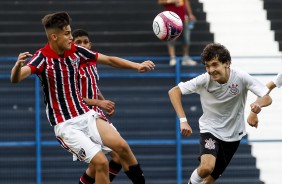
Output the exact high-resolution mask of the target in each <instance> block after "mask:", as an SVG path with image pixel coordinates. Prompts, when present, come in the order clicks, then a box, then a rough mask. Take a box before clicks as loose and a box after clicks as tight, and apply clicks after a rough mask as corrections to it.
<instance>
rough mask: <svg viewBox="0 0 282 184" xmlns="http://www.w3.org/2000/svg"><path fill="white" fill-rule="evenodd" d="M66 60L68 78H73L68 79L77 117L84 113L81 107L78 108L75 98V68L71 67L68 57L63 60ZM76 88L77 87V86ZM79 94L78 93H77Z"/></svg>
mask: <svg viewBox="0 0 282 184" xmlns="http://www.w3.org/2000/svg"><path fill="white" fill-rule="evenodd" d="M65 59H66V61H65V62H66V64H67V67H68V69H69V75H70V76H73V77H70V78H69V81H70V87H71V89H70V90H71V92H72V94H71V95H72V96H73V100H74V105H75V108H76V110H77V112H78V114H79V115H82V114H84V113H85V112H84V110H83V109H82V107H81V106H80V103H79V101H78V97H77V93H76V92H77V91H76V87H75V85H78V84H77V81H78V71H77V72H75V71H74V70H75V68H74V67H73V66H72V64H71V60H70V58H69V57H68V58H65ZM75 73H76V75H75ZM77 87H78V86H77ZM78 92H79V91H78Z"/></svg>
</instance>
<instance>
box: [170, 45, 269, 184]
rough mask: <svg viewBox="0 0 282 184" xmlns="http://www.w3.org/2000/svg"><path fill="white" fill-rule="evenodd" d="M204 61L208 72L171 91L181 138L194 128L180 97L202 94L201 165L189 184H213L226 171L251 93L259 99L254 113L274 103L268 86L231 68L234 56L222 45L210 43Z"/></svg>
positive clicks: (253, 108) (240, 133) (234, 150)
mask: <svg viewBox="0 0 282 184" xmlns="http://www.w3.org/2000/svg"><path fill="white" fill-rule="evenodd" d="M201 58H202V63H203V64H204V65H205V67H206V71H207V72H206V73H204V74H202V75H199V76H197V77H195V78H193V79H191V80H189V81H186V82H180V83H179V84H178V85H177V86H175V87H173V88H172V89H170V90H169V97H170V100H171V103H172V105H173V107H174V109H175V111H176V113H177V116H178V117H179V119H180V129H181V134H182V135H184V136H190V135H191V134H192V129H191V127H190V125H189V120H188V119H187V118H186V115H185V112H184V109H183V106H182V100H181V96H182V95H187V94H191V93H197V94H199V95H200V100H201V105H202V109H203V114H202V116H201V117H200V119H199V127H200V137H201V138H200V148H201V153H200V164H199V166H198V167H197V168H196V169H195V170H194V172H193V173H192V174H191V177H190V180H189V184H200V183H205V184H213V183H214V182H215V180H216V179H218V177H219V176H220V175H221V174H222V173H223V172H224V170H225V168H226V167H227V165H228V164H229V162H230V160H231V159H232V157H233V155H234V153H235V152H236V150H237V148H238V146H239V143H240V140H241V139H242V137H243V136H244V135H246V130H245V122H244V108H245V103H246V98H247V93H248V91H249V90H250V91H251V92H253V93H254V94H255V95H256V96H258V100H257V101H256V102H254V103H252V104H251V110H252V112H253V113H259V112H260V111H261V107H264V106H268V105H269V104H271V102H272V99H271V98H270V96H269V95H268V94H267V92H268V89H267V87H266V86H265V85H263V84H262V83H260V82H259V81H258V80H256V79H255V78H254V77H252V76H250V75H249V74H248V73H246V72H243V71H240V70H238V69H235V68H231V67H230V65H231V56H230V53H229V51H228V50H227V49H226V48H225V47H224V46H223V45H221V44H217V43H211V44H208V45H207V46H206V47H205V48H204V50H203V52H202V54H201Z"/></svg>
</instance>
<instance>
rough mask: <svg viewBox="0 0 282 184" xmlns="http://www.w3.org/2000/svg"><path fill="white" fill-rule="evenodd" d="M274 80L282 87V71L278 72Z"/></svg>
mask: <svg viewBox="0 0 282 184" xmlns="http://www.w3.org/2000/svg"><path fill="white" fill-rule="evenodd" d="M272 82H273V83H274V84H275V85H276V86H277V87H278V88H280V87H281V86H282V72H281V73H278V74H277V75H276V76H275V77H274V78H273V79H272Z"/></svg>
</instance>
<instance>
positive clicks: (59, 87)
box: [53, 59, 71, 120]
mask: <svg viewBox="0 0 282 184" xmlns="http://www.w3.org/2000/svg"><path fill="white" fill-rule="evenodd" d="M53 62H54V67H55V71H56V73H55V76H56V79H55V80H56V81H57V82H56V85H57V86H56V87H57V90H56V91H57V92H58V94H64V93H65V92H64V87H63V83H64V81H63V79H64V78H63V74H62V73H60V72H58V71H62V69H61V66H60V65H61V64H60V61H59V60H58V59H53ZM57 98H58V101H59V103H58V105H59V108H60V109H61V111H62V116H63V117H64V119H65V120H68V119H70V118H71V114H69V110H68V104H67V102H66V101H65V100H66V98H65V96H64V95H58V96H57Z"/></svg>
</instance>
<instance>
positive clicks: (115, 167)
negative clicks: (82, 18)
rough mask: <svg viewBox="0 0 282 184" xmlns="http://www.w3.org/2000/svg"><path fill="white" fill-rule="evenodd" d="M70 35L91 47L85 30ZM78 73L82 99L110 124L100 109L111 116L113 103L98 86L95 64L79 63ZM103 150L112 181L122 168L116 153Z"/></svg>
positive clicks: (81, 44) (85, 45) (77, 42)
mask: <svg viewBox="0 0 282 184" xmlns="http://www.w3.org/2000/svg"><path fill="white" fill-rule="evenodd" d="M72 36H73V42H74V43H75V44H77V45H79V46H82V47H84V48H87V49H89V50H90V49H91V47H92V42H91V41H90V37H89V34H88V32H87V31H85V30H82V29H76V30H74V31H73V32H72ZM79 74H80V76H79V86H80V93H81V95H82V97H83V99H84V101H85V102H86V104H87V105H88V106H89V108H92V109H94V110H95V111H97V112H98V113H100V114H101V116H102V118H103V119H104V120H106V121H107V122H108V123H110V124H111V122H110V121H109V120H108V118H107V117H106V116H105V115H104V112H103V110H102V109H104V110H105V111H106V113H107V115H109V116H112V115H113V113H114V110H115V103H114V102H112V101H110V100H106V99H105V98H104V96H103V95H102V93H101V91H100V89H99V88H98V80H99V74H98V70H97V67H96V64H95V63H92V64H84V65H80V68H79ZM103 150H104V151H105V152H106V153H107V152H109V154H110V155H111V157H112V160H111V161H110V163H109V172H110V176H109V177H110V181H111V182H112V181H113V179H114V178H115V176H116V175H117V174H118V173H119V171H120V170H121V169H122V166H121V165H120V161H119V158H118V155H117V153H115V152H114V151H112V150H111V149H109V148H107V147H105V148H103ZM82 177H83V176H81V178H82Z"/></svg>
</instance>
